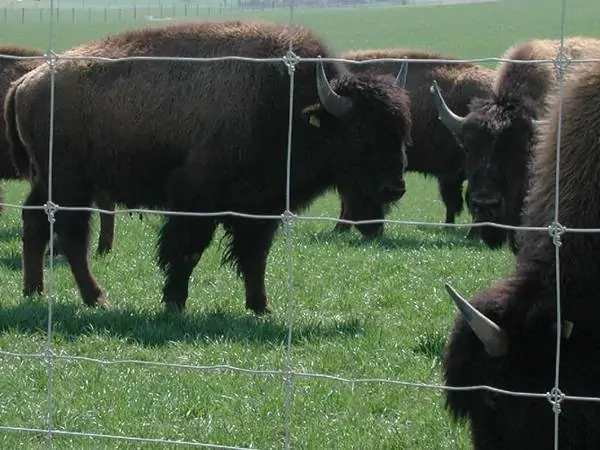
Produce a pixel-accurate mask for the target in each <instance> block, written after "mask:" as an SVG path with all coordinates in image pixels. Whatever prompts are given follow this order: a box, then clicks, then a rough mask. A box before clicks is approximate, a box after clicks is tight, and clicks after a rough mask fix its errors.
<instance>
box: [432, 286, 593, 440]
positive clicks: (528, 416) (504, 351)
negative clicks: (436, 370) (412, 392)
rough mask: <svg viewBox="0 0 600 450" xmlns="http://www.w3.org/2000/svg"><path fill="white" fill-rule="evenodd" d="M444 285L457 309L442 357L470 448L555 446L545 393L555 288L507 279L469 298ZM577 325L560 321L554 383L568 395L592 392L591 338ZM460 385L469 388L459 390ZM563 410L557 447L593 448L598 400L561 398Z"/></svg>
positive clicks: (550, 376) (551, 367)
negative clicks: (469, 435) (467, 429)
mask: <svg viewBox="0 0 600 450" xmlns="http://www.w3.org/2000/svg"><path fill="white" fill-rule="evenodd" d="M446 287H447V289H448V292H449V293H450V296H451V297H452V300H453V301H454V303H455V304H456V305H457V307H458V309H459V311H460V314H459V316H458V317H457V319H456V323H455V326H454V330H453V332H452V335H451V338H450V340H449V343H448V345H447V347H446V350H445V355H444V362H443V364H444V378H445V382H446V385H447V386H448V388H449V390H447V391H446V407H447V408H448V409H449V411H450V412H451V414H452V416H453V418H454V419H455V420H461V421H462V420H467V421H468V422H469V424H470V426H471V433H472V440H473V446H474V448H475V449H476V450H480V449H481V450H483V449H485V450H500V449H507V448H510V449H530V448H553V439H554V413H553V410H552V405H551V404H550V403H549V402H548V400H547V398H546V397H545V396H544V394H545V393H547V392H550V391H551V390H552V388H553V387H554V383H555V375H554V374H555V357H556V338H557V336H556V312H555V304H554V301H555V300H554V299H555V297H554V293H553V292H543V290H542V289H540V288H539V284H536V286H534V283H529V284H527V283H522V282H521V283H520V284H519V283H515V282H514V280H509V281H507V282H504V283H501V284H499V285H496V286H494V287H492V288H491V289H488V290H486V291H483V292H481V293H479V295H477V297H476V298H475V299H474V301H473V302H471V303H469V302H467V301H466V300H465V299H463V298H462V297H461V296H460V295H459V294H458V293H457V292H456V291H455V290H454V289H453V288H451V287H450V286H448V285H447V286H446ZM544 295H547V296H548V298H546V299H541V296H544ZM544 300H549V301H544ZM541 305H547V307H543V306H541ZM577 327H578V325H573V324H572V323H571V322H567V321H564V322H563V326H562V344H561V348H562V355H561V373H560V383H559V386H560V389H561V391H562V392H563V393H565V394H568V395H582V396H585V395H587V396H596V395H598V394H599V393H600V390H599V388H598V386H597V381H596V380H597V379H598V376H600V370H599V369H597V367H598V366H597V365H596V364H597V362H598V361H594V355H598V356H600V355H599V352H598V349H597V347H596V348H594V345H597V340H596V341H595V342H590V341H589V339H587V338H584V339H583V340H581V339H580V338H579V337H580V336H582V329H581V328H579V333H580V334H579V335H576V333H577V331H578V328H577ZM586 341H588V342H586ZM598 356H596V358H598ZM593 361H594V362H593ZM592 372H593V373H592ZM481 386H489V387H491V388H493V389H486V388H482V387H481ZM452 387H456V388H459V389H456V390H454V389H452ZM466 387H474V388H471V389H464V390H461V389H460V388H466ZM504 391H511V392H517V393H525V392H528V393H537V394H542V395H538V396H537V397H528V396H524V395H513V394H510V393H506V392H504ZM561 408H562V412H561V415H560V424H559V426H560V432H559V436H560V439H561V445H560V446H559V448H571V449H575V448H599V447H598V445H600V432H599V431H598V426H599V425H600V422H599V421H600V405H598V404H595V403H587V402H574V401H569V400H564V401H563V402H562V405H561Z"/></svg>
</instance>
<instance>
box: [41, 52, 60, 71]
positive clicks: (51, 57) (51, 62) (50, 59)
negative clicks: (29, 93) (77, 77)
mask: <svg viewBox="0 0 600 450" xmlns="http://www.w3.org/2000/svg"><path fill="white" fill-rule="evenodd" d="M44 58H45V59H46V63H48V66H50V68H51V69H53V70H54V68H55V67H56V61H58V55H57V54H56V53H55V52H54V51H53V50H49V51H48V52H46V53H44Z"/></svg>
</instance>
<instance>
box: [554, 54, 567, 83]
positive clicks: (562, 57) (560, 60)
mask: <svg viewBox="0 0 600 450" xmlns="http://www.w3.org/2000/svg"><path fill="white" fill-rule="evenodd" d="M569 64H571V58H570V57H569V55H567V54H566V53H565V52H563V51H560V52H558V55H556V59H555V60H554V67H555V68H556V70H557V71H558V76H559V77H563V76H564V74H565V72H566V71H567V67H568V66H569Z"/></svg>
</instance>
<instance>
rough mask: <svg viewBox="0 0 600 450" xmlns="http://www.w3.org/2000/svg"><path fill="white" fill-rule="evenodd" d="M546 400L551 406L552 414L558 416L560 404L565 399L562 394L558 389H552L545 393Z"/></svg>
mask: <svg viewBox="0 0 600 450" xmlns="http://www.w3.org/2000/svg"><path fill="white" fill-rule="evenodd" d="M546 398H547V399H548V401H549V402H550V404H551V405H552V411H553V412H554V414H560V412H561V406H560V404H561V403H562V402H563V400H564V399H565V394H563V392H562V391H561V390H560V389H559V388H557V387H553V388H552V390H551V391H550V392H546Z"/></svg>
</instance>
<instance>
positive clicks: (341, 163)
mask: <svg viewBox="0 0 600 450" xmlns="http://www.w3.org/2000/svg"><path fill="white" fill-rule="evenodd" d="M290 43H291V45H292V49H293V54H288V48H289V46H290ZM75 55H79V56H82V57H85V56H88V57H90V56H91V57H93V56H102V57H107V58H127V57H130V56H138V57H174V56H177V57H188V58H189V57H227V56H237V57H249V58H281V59H280V60H277V61H275V62H273V61H271V62H255V61H248V60H245V59H220V60H214V61H210V62H198V61H196V62H194V61H189V60H180V61H176V60H162V61H160V60H131V59H126V60H120V61H113V62H106V61H102V60H98V59H97V60H89V59H87V60H82V59H78V60H67V59H59V60H58V61H57V62H56V65H55V67H56V69H55V70H56V75H55V99H56V100H55V103H56V108H55V116H54V117H55V119H54V125H55V126H54V147H55V151H54V161H53V162H54V167H53V178H52V182H53V185H52V191H53V198H54V202H55V203H57V204H59V205H62V206H75V205H86V204H89V202H90V200H91V196H92V193H93V192H94V189H96V188H99V189H101V190H102V191H104V192H107V193H108V194H109V195H110V196H111V198H113V199H114V200H115V201H116V202H117V203H120V204H124V205H126V206H128V207H153V208H165V209H168V210H171V211H189V212H194V213H201V212H204V213H217V212H219V211H236V212H239V213H245V214H260V215H277V216H278V217H281V214H282V213H283V212H284V210H285V209H286V206H287V205H286V179H287V176H286V170H287V143H288V122H289V120H288V116H289V108H290V106H289V104H290V81H291V80H290V73H292V74H293V81H294V90H293V100H294V102H293V119H292V120H293V122H292V125H293V128H292V130H293V132H292V150H291V152H292V156H291V169H290V177H289V178H290V200H289V208H290V210H292V211H298V210H300V209H302V208H304V207H307V206H308V205H309V204H310V203H311V202H312V201H313V200H314V199H315V198H316V197H318V196H319V195H321V194H323V193H325V192H326V191H328V190H331V189H338V190H339V191H340V192H342V193H343V194H344V196H345V198H346V199H347V201H348V204H349V205H351V208H352V210H353V212H354V214H355V217H356V218H357V219H358V220H367V219H372V218H380V217H381V216H382V212H383V205H385V204H387V203H389V202H391V201H395V200H397V199H399V198H400V197H401V196H402V195H403V194H404V192H405V189H406V188H405V183H404V178H403V171H404V166H405V164H406V154H405V143H406V140H407V139H408V136H410V127H411V116H410V100H409V97H408V95H407V93H406V92H405V91H404V89H402V88H400V87H398V86H396V85H395V84H394V83H392V82H390V77H387V76H374V75H354V74H351V73H349V72H347V71H346V70H345V69H344V67H343V66H342V65H340V64H334V63H330V62H328V63H325V64H324V63H323V62H322V60H319V59H318V57H319V56H321V57H324V58H331V57H333V55H332V53H331V52H330V50H329V49H328V47H327V46H326V44H324V43H323V42H322V41H321V40H320V38H319V37H318V36H316V35H315V34H314V33H313V32H312V31H311V30H310V29H308V28H305V27H300V26H295V27H286V26H283V25H279V24H275V23H269V22H261V21H223V22H203V23H179V24H173V25H167V26H164V27H156V28H149V29H142V30H136V31H128V32H124V33H121V34H115V35H113V36H108V37H106V38H104V39H100V40H97V41H92V42H90V43H87V44H85V45H82V46H79V47H75V48H73V49H71V50H69V51H68V52H66V53H65V54H64V56H65V57H69V56H75ZM284 56H286V57H287V58H285V60H284V59H283V58H284ZM296 57H298V58H300V59H297V58H296ZM302 58H314V61H302ZM285 61H287V64H284V62H285ZM317 61H319V62H318V63H317ZM294 62H297V63H296V64H294ZM292 69H293V70H292ZM50 74H51V72H50V68H49V67H47V66H44V67H40V68H38V69H36V70H34V71H32V72H30V73H29V74H27V75H25V76H24V77H22V78H20V79H19V80H18V81H17V82H16V83H15V84H14V86H13V87H12V88H11V90H10V91H9V93H8V96H7V100H6V103H5V110H6V118H7V121H6V122H7V124H6V125H7V127H6V129H7V134H8V136H9V138H10V142H11V149H12V152H13V153H14V154H15V155H16V156H15V157H16V158H23V159H31V160H32V161H33V163H34V164H35V166H36V170H37V173H38V177H37V178H36V180H35V181H34V183H33V185H32V189H31V191H30V193H29V195H28V197H27V199H26V201H25V204H26V205H41V204H43V203H44V202H45V201H46V197H47V185H46V180H47V175H48V171H49V161H48V157H47V149H46V146H47V141H48V127H47V126H46V125H47V122H48V117H49V112H50V111H49V101H48V100H49V95H50ZM328 78H329V79H328ZM392 80H393V77H392ZM76 123H82V124H84V125H83V126H79V127H76V126H73V124H76ZM355 180H361V183H360V184H357V183H356V182H355ZM88 219H89V214H87V213H85V212H79V211H78V212H73V211H65V210H62V211H61V210H59V211H58V212H57V214H56V231H57V234H58V237H59V242H60V243H61V247H62V249H63V252H64V254H65V255H66V257H67V260H68V262H69V264H70V267H71V270H72V273H73V275H74V277H75V280H76V282H77V285H78V288H79V291H80V293H81V296H82V298H83V301H84V303H86V304H87V305H96V304H100V305H105V304H107V300H106V295H105V293H104V292H103V289H102V288H101V287H100V286H99V285H98V283H97V282H96V280H95V279H94V277H93V276H92V274H91V272H90V268H89V265H88V261H87V254H86V245H85V242H86V240H87V237H88V233H89V225H88ZM219 224H221V225H223V228H224V229H225V232H226V236H227V237H228V238H229V239H228V246H227V248H226V249H225V251H224V253H223V259H222V262H223V263H226V262H228V263H232V264H233V265H234V266H235V267H236V268H237V273H238V274H239V275H241V277H242V278H243V280H244V283H245V296H246V303H245V305H246V308H248V309H250V310H252V311H254V312H255V313H257V314H261V313H267V312H270V307H269V305H268V302H267V294H266V289H265V269H266V262H267V257H268V254H269V250H270V247H271V244H272V240H273V237H274V235H275V233H276V231H277V228H278V224H279V220H275V219H269V218H259V219H256V218H247V217H244V216H237V215H212V216H204V217H202V216H189V215H180V214H177V215H169V216H168V217H167V218H166V219H165V223H164V224H163V226H162V228H161V231H160V236H159V240H158V251H157V253H158V255H157V256H158V258H157V259H158V266H159V268H160V269H161V270H162V271H163V273H164V275H165V282H164V286H163V296H162V301H163V302H164V303H165V304H166V307H167V309H169V310H170V309H172V310H175V311H182V310H183V309H184V307H185V303H186V300H187V297H188V284H189V279H190V276H191V273H192V271H193V269H194V267H195V266H196V264H197V263H198V262H199V260H200V258H201V256H202V253H203V252H204V250H205V249H206V248H207V247H208V245H209V244H210V242H211V240H212V237H213V234H214V232H215V229H216V227H217V226H218V225H219ZM369 226H372V225H368V224H365V225H363V227H365V228H366V227H369ZM23 227H24V236H23V260H24V289H23V291H24V294H25V295H26V296H27V295H29V294H32V293H36V292H42V291H43V273H42V267H43V266H42V257H41V255H42V250H41V249H42V248H43V246H44V245H45V242H46V239H47V227H48V220H47V218H46V216H45V214H44V213H43V212H40V211H38V210H24V211H23Z"/></svg>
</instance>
